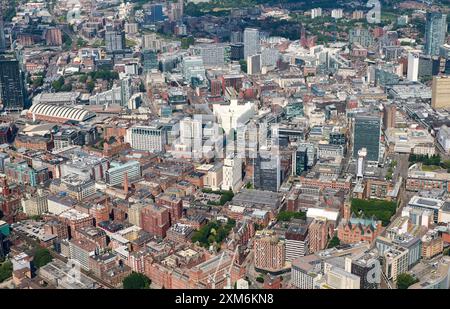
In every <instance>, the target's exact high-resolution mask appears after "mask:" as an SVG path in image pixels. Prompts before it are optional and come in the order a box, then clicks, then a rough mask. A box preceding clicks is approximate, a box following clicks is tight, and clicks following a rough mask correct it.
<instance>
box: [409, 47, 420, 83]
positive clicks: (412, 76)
mask: <svg viewBox="0 0 450 309" xmlns="http://www.w3.org/2000/svg"><path fill="white" fill-rule="evenodd" d="M419 60H420V55H419V54H418V53H412V52H410V53H408V71H407V78H408V80H409V81H412V82H417V80H418V78H419Z"/></svg>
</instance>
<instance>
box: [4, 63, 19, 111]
mask: <svg viewBox="0 0 450 309" xmlns="http://www.w3.org/2000/svg"><path fill="white" fill-rule="evenodd" d="M0 102H1V104H2V105H3V107H4V109H5V110H22V109H23V108H24V102H25V97H24V91H23V80H22V76H21V73H20V70H19V61H17V60H15V59H10V58H6V57H0Z"/></svg>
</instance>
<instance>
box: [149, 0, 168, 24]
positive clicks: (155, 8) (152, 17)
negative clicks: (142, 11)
mask: <svg viewBox="0 0 450 309" xmlns="http://www.w3.org/2000/svg"><path fill="white" fill-rule="evenodd" d="M147 16H148V17H147V21H148V22H150V23H156V22H160V21H163V20H164V19H165V18H166V16H164V13H163V5H162V4H161V3H154V4H151V5H150V14H149V15H147Z"/></svg>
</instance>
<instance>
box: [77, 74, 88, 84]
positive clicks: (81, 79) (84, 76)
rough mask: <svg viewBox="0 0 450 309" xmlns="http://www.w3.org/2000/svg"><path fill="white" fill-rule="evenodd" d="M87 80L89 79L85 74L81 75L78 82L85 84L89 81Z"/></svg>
mask: <svg viewBox="0 0 450 309" xmlns="http://www.w3.org/2000/svg"><path fill="white" fill-rule="evenodd" d="M87 79H88V77H87V75H86V74H83V75H81V76H80V77H79V78H78V81H79V82H80V83H83V84H84V83H85V82H86V81H87Z"/></svg>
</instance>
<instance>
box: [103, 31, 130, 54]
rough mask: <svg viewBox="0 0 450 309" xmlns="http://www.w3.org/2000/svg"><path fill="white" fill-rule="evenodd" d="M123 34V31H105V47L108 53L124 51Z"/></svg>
mask: <svg viewBox="0 0 450 309" xmlns="http://www.w3.org/2000/svg"><path fill="white" fill-rule="evenodd" d="M125 46H126V45H125V32H124V31H106V32H105V47H106V51H107V52H109V53H114V52H118V51H122V50H124V49H125Z"/></svg>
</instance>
